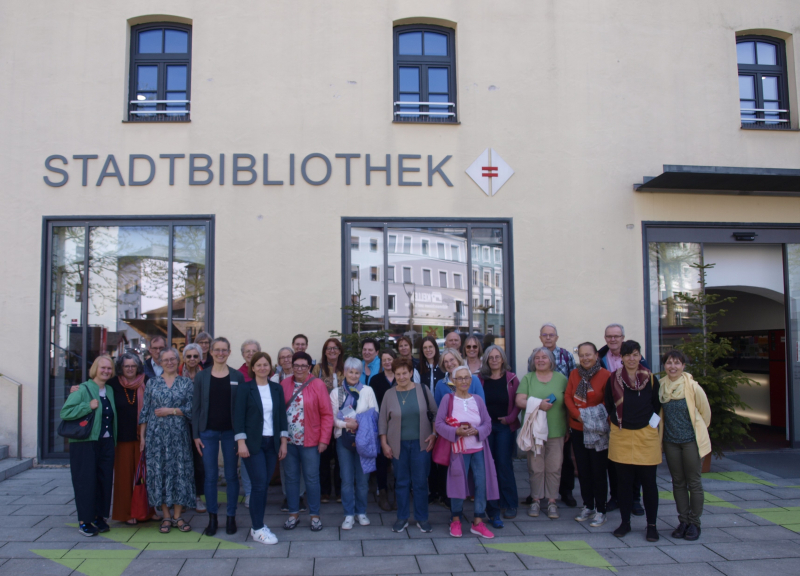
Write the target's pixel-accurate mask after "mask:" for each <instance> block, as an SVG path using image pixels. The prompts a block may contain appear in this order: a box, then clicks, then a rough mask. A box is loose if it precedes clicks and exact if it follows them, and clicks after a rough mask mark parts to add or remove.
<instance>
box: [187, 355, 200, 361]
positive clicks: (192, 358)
mask: <svg viewBox="0 0 800 576" xmlns="http://www.w3.org/2000/svg"><path fill="white" fill-rule="evenodd" d="M184 358H186V359H187V360H194V359H196V358H200V355H199V354H186V355H185V356H184Z"/></svg>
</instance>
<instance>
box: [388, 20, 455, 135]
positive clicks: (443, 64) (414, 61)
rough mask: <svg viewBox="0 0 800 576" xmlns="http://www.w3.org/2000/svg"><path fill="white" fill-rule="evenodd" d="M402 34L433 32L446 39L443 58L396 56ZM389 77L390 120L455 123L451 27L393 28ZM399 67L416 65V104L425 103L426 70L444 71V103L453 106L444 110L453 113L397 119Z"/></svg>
mask: <svg viewBox="0 0 800 576" xmlns="http://www.w3.org/2000/svg"><path fill="white" fill-rule="evenodd" d="M406 32H422V33H425V32H436V33H438V34H444V35H446V36H447V52H448V55H447V56H424V55H423V56H408V55H400V34H404V33H406ZM392 44H393V50H392V52H393V68H394V69H393V77H394V90H393V92H392V95H393V98H394V100H393V104H392V118H393V120H394V121H395V122H401V123H418V124H457V123H458V101H457V96H458V90H457V84H456V31H455V30H454V29H453V28H447V27H445V26H435V25H433V24H406V25H403V26H395V27H394V31H393V43H392ZM401 66H419V68H420V75H419V83H420V86H419V89H420V96H419V98H420V100H419V101H420V102H429V100H428V97H429V91H428V74H427V71H428V67H433V68H447V69H448V74H447V82H448V84H447V88H448V102H451V103H452V104H453V106H451V107H448V112H453V113H454V115H453V116H441V117H437V116H418V117H414V116H398V115H397V114H396V112H398V111H399V107H398V106H397V105H395V104H394V102H398V101H399V100H400V67H401ZM419 109H420V112H429V111H430V109H429V106H420V107H419Z"/></svg>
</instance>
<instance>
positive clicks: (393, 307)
mask: <svg viewBox="0 0 800 576" xmlns="http://www.w3.org/2000/svg"><path fill="white" fill-rule="evenodd" d="M389 310H390V311H392V312H396V311H397V296H396V295H395V294H389Z"/></svg>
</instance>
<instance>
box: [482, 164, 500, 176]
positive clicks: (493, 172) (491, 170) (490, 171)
mask: <svg viewBox="0 0 800 576" xmlns="http://www.w3.org/2000/svg"><path fill="white" fill-rule="evenodd" d="M481 169H482V170H483V174H481V176H483V177H485V178H497V177H498V176H499V174H498V173H497V167H496V166H483V167H481Z"/></svg>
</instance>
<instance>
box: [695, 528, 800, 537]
mask: <svg viewBox="0 0 800 576" xmlns="http://www.w3.org/2000/svg"><path fill="white" fill-rule="evenodd" d="M720 530H722V531H723V532H726V533H728V534H730V535H731V536H733V537H735V538H738V539H739V540H744V541H754V540H771V541H775V540H789V539H791V538H796V537H797V533H796V532H793V531H791V530H789V529H788V528H784V527H783V526H774V525H773V526H746V527H742V528H720ZM701 536H702V534H701Z"/></svg>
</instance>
